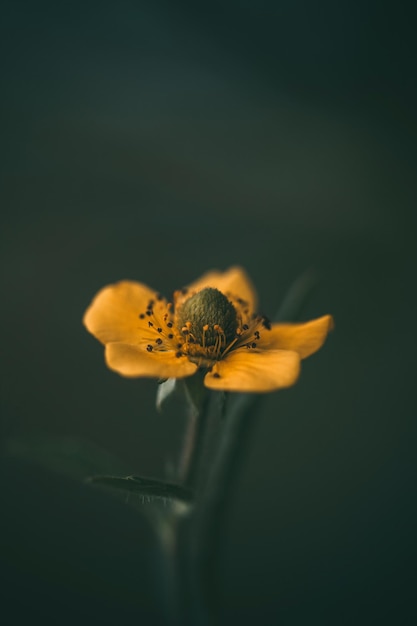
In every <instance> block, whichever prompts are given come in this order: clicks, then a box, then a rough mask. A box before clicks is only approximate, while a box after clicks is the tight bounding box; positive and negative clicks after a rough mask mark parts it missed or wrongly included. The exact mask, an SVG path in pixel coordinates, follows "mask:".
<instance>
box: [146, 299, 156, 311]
mask: <svg viewBox="0 0 417 626" xmlns="http://www.w3.org/2000/svg"><path fill="white" fill-rule="evenodd" d="M154 304H155V300H149V302H148V306H147V307H146V308H147V309H151V308H152V307H153V305H154Z"/></svg>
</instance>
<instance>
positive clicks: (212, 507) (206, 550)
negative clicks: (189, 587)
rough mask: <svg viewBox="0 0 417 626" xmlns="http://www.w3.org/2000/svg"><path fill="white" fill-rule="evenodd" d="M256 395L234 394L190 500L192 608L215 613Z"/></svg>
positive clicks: (294, 299)
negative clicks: (222, 558) (203, 475)
mask: <svg viewBox="0 0 417 626" xmlns="http://www.w3.org/2000/svg"><path fill="white" fill-rule="evenodd" d="M316 283H317V279H316V276H315V274H314V273H313V272H311V271H309V272H306V273H305V274H304V275H302V276H301V277H300V278H299V279H298V280H297V281H296V282H295V283H294V284H293V286H292V287H291V289H290V290H289V292H288V294H287V297H286V298H285V299H284V301H283V303H282V305H281V307H280V309H279V310H278V312H277V314H276V315H275V317H274V320H275V321H276V322H279V321H284V320H294V319H296V318H297V317H298V316H299V314H300V312H301V309H302V307H303V305H304V304H305V302H306V300H307V297H308V296H309V295H310V294H311V292H312V290H313V288H314V287H315V286H316ZM260 397H261V396H259V395H256V394H238V395H234V396H233V398H232V402H231V404H230V405H229V407H228V410H227V412H226V416H225V418H224V425H223V429H222V432H221V435H220V438H219V441H218V447H217V450H216V453H215V455H214V459H213V460H212V465H211V471H210V473H209V475H208V478H207V481H206V483H205V485H204V489H203V490H202V493H201V494H198V495H199V497H198V498H197V501H196V506H195V510H194V513H193V516H192V520H191V521H192V526H191V531H190V560H191V567H192V570H193V571H194V577H193V579H192V582H193V584H194V591H195V593H194V595H195V597H196V598H197V602H198V604H199V605H200V606H201V605H202V604H205V605H206V607H207V609H208V611H209V613H210V614H211V615H215V613H216V604H217V597H218V589H217V577H216V571H217V566H218V559H219V555H220V553H221V550H220V548H221V540H222V536H223V534H222V531H223V528H224V521H225V517H226V515H227V511H228V504H230V502H231V500H232V494H233V491H234V485H235V481H236V480H237V476H238V473H239V469H240V464H241V461H242V459H243V458H244V453H245V450H246V446H247V443H248V441H249V435H250V433H251V432H252V427H253V420H252V416H253V415H254V414H255V410H254V409H255V408H256V406H257V404H258V403H259V400H260Z"/></svg>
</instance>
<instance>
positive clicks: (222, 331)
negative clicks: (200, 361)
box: [178, 287, 238, 352]
mask: <svg viewBox="0 0 417 626" xmlns="http://www.w3.org/2000/svg"><path fill="white" fill-rule="evenodd" d="M178 326H179V329H180V330H181V333H182V335H183V336H184V337H185V338H186V339H188V338H191V339H192V340H193V343H194V342H195V343H196V344H199V345H200V346H203V347H207V348H209V347H210V346H216V347H217V349H218V352H220V351H221V350H222V349H224V348H225V347H226V346H227V344H228V343H230V342H231V341H233V339H234V338H235V337H236V330H237V327H238V320H237V314H236V309H235V307H234V306H233V304H232V303H231V302H230V300H228V299H227V298H226V296H225V295H224V294H222V293H221V291H219V290H218V289H212V288H211V287H207V288H206V289H202V290H201V291H199V292H198V293H196V294H194V295H193V296H191V297H190V298H188V300H186V301H185V302H184V304H183V305H182V307H181V309H180V310H179V311H178Z"/></svg>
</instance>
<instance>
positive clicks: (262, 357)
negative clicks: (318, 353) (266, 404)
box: [204, 349, 300, 393]
mask: <svg viewBox="0 0 417 626" xmlns="http://www.w3.org/2000/svg"><path fill="white" fill-rule="evenodd" d="M299 373H300V357H299V355H298V353H297V352H292V351H288V350H268V351H265V352H263V351H256V350H248V349H240V350H235V351H234V352H231V353H230V354H228V355H227V357H226V358H225V359H224V360H222V361H219V362H218V363H216V364H215V365H214V367H213V369H212V371H211V372H208V374H206V377H205V379H204V384H205V386H206V387H209V389H218V390H223V391H241V392H255V393H261V392H267V391H274V390H276V389H281V388H283V387H290V386H291V385H293V384H294V383H295V382H296V380H297V378H298V375H299Z"/></svg>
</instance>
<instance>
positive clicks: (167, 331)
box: [139, 287, 271, 370]
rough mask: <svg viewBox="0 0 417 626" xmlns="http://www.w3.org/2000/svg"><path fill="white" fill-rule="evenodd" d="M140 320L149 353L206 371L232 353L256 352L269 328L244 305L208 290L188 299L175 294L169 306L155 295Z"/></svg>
mask: <svg viewBox="0 0 417 626" xmlns="http://www.w3.org/2000/svg"><path fill="white" fill-rule="evenodd" d="M139 318H140V319H141V320H144V321H145V320H147V332H146V333H145V334H144V335H143V337H142V339H143V340H144V341H146V342H147V345H146V349H147V350H148V352H153V351H166V350H174V351H175V354H176V356H177V357H182V356H186V357H187V358H188V359H189V360H190V361H192V362H193V363H195V364H196V365H198V367H199V368H202V369H208V370H210V369H211V367H212V366H213V364H214V363H215V362H216V361H219V360H220V359H222V358H224V357H225V356H226V354H227V353H228V352H229V351H230V350H232V349H236V348H243V347H246V348H247V349H250V350H256V348H257V346H258V343H259V341H260V340H261V332H263V331H264V330H268V329H270V328H271V325H270V323H269V321H268V319H267V318H266V317H263V316H259V315H256V314H252V313H251V312H250V311H249V308H248V303H247V302H245V301H244V300H242V299H240V298H236V297H234V296H233V295H232V294H230V293H227V294H223V293H222V292H221V291H219V290H218V289H214V288H210V287H207V288H205V289H202V290H201V291H198V292H196V293H192V294H190V295H189V297H187V292H186V290H182V291H177V292H175V293H174V296H173V302H172V303H171V302H170V303H166V301H165V300H164V299H163V298H162V296H159V294H158V295H156V296H155V298H154V299H151V300H149V302H148V305H147V309H146V311H143V312H141V313H140V314H139Z"/></svg>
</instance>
